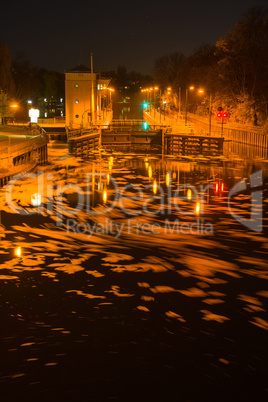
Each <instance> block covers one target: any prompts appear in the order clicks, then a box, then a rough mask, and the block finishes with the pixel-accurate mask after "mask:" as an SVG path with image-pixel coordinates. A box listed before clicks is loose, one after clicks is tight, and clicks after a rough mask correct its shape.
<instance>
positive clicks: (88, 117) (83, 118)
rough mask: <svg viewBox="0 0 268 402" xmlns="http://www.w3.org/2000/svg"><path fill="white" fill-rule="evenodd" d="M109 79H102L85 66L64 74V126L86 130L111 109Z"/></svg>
mask: <svg viewBox="0 0 268 402" xmlns="http://www.w3.org/2000/svg"><path fill="white" fill-rule="evenodd" d="M110 81H111V80H110V79H102V78H101V77H100V74H98V73H94V72H92V69H90V68H88V67H87V66H85V65H82V64H80V65H79V66H77V67H75V68H73V69H71V70H69V71H66V72H65V113H66V126H67V127H69V128H87V127H89V126H91V125H92V124H94V123H96V122H97V121H98V120H101V119H103V118H104V115H105V113H107V110H108V109H110V108H111V90H110V88H108V86H109V83H110Z"/></svg>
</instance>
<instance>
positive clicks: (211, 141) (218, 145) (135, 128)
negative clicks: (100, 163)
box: [68, 119, 224, 158]
mask: <svg viewBox="0 0 268 402" xmlns="http://www.w3.org/2000/svg"><path fill="white" fill-rule="evenodd" d="M223 140H224V139H223V138H222V137H214V136H213V137H211V136H210V137H208V136H204V135H201V136H198V135H193V133H192V132H191V133H187V132H185V131H182V132H181V133H178V132H175V133H173V132H172V127H171V126H170V125H169V124H168V123H167V122H165V123H164V124H161V123H160V124H159V123H154V124H152V123H150V124H148V122H147V121H146V120H136V119H134V120H131V119H129V120H128V119H125V120H122V119H121V120H112V121H111V122H110V123H109V124H105V125H103V124H95V125H94V127H92V128H91V129H88V130H82V129H80V130H73V131H69V133H68V144H69V153H70V154H71V155H74V156H78V157H82V158H86V157H88V156H89V155H90V154H92V152H94V151H95V150H97V149H100V148H103V149H107V150H110V151H113V150H121V151H126V152H133V151H134V152H135V151H137V152H146V153H149V152H158V153H159V152H161V153H163V154H169V155H197V154H204V155H219V154H221V153H222V152H223Z"/></svg>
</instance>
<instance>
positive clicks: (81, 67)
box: [67, 64, 91, 73]
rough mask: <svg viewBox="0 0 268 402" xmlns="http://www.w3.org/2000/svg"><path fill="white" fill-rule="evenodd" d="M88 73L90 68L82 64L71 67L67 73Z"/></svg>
mask: <svg viewBox="0 0 268 402" xmlns="http://www.w3.org/2000/svg"><path fill="white" fill-rule="evenodd" d="M71 72H72V73H90V72H91V69H90V68H89V67H87V66H85V65H84V64H79V65H78V66H76V67H74V68H71V69H70V70H68V71H67V73H71Z"/></svg>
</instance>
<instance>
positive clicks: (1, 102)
mask: <svg viewBox="0 0 268 402" xmlns="http://www.w3.org/2000/svg"><path fill="white" fill-rule="evenodd" d="M10 104H11V99H10V97H9V96H8V94H7V93H5V92H4V91H2V90H0V121H1V123H2V124H5V122H6V119H7V118H8V117H13V116H14V113H13V111H12V109H11V107H10V106H11V105H10Z"/></svg>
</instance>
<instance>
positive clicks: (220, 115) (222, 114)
mask: <svg viewBox="0 0 268 402" xmlns="http://www.w3.org/2000/svg"><path fill="white" fill-rule="evenodd" d="M228 116H229V113H228V112H224V110H223V108H222V107H221V106H219V107H218V112H217V117H218V119H226V118H227V117H228Z"/></svg>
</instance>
